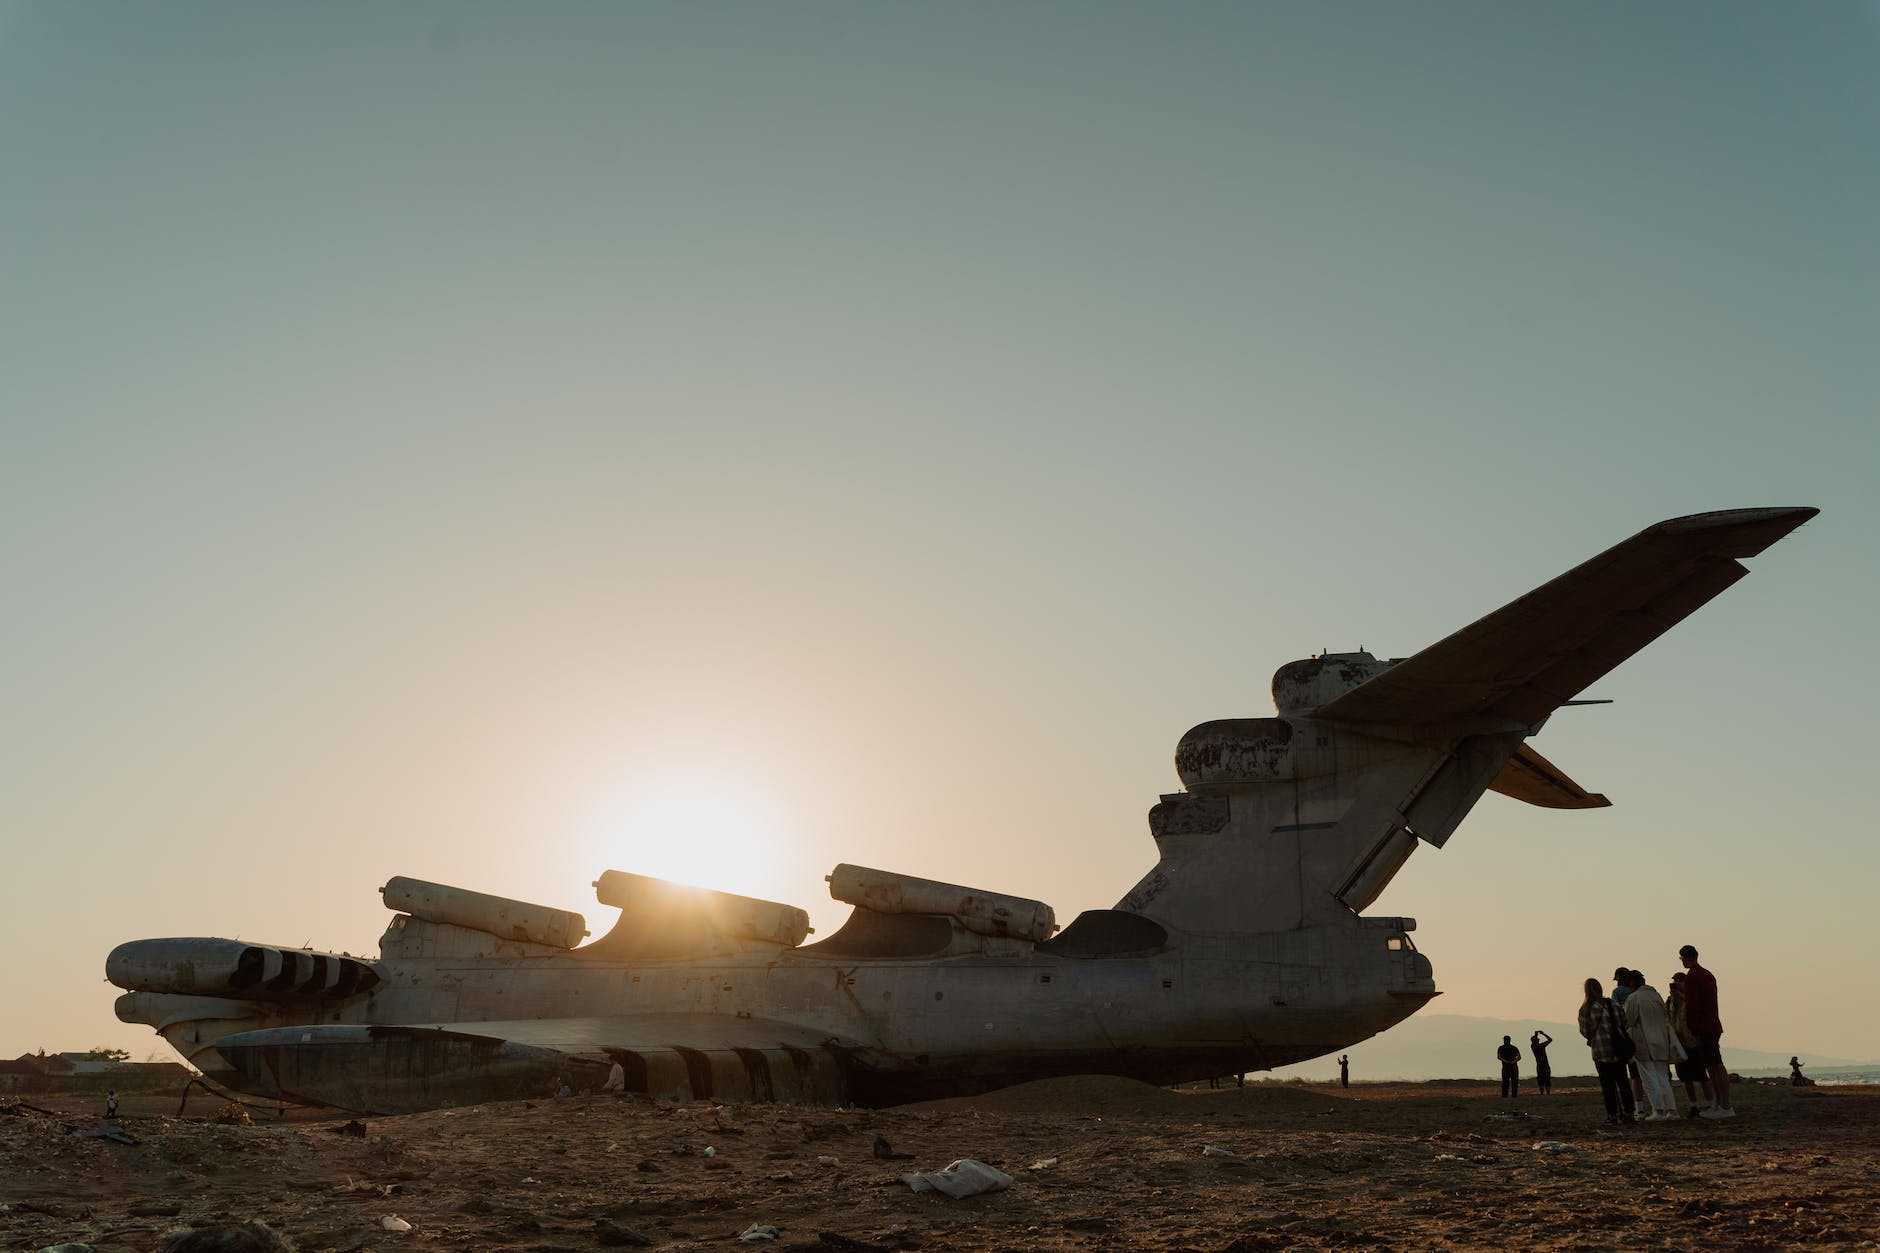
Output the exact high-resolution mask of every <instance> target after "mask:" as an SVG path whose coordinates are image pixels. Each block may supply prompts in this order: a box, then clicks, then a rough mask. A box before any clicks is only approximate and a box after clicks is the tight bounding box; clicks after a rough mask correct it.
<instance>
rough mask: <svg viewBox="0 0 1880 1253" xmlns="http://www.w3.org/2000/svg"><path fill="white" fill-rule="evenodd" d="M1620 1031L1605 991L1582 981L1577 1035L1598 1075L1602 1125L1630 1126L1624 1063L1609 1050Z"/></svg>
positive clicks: (1595, 982) (1594, 981)
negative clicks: (1583, 995)
mask: <svg viewBox="0 0 1880 1253" xmlns="http://www.w3.org/2000/svg"><path fill="white" fill-rule="evenodd" d="M1622 1030H1624V1028H1623V1027H1621V1026H1620V1025H1619V1011H1618V1010H1616V1009H1614V1008H1613V1004H1612V1002H1611V1001H1610V1000H1608V999H1607V998H1606V989H1605V987H1604V985H1602V984H1601V983H1600V981H1599V980H1597V979H1588V980H1587V981H1586V999H1585V1000H1583V1001H1581V1002H1580V1034H1581V1035H1583V1036H1585V1037H1586V1047H1587V1048H1588V1049H1590V1050H1591V1051H1592V1054H1593V1069H1594V1070H1595V1071H1597V1072H1598V1073H1599V1095H1600V1096H1601V1097H1603V1098H1604V1099H1605V1102H1606V1125H1607V1126H1609V1127H1610V1126H1612V1125H1613V1124H1614V1123H1620V1122H1628V1123H1629V1122H1632V1121H1634V1119H1633V1117H1632V1102H1631V1099H1630V1098H1631V1095H1632V1094H1631V1092H1630V1090H1629V1089H1628V1087H1627V1084H1626V1081H1625V1063H1624V1062H1622V1061H1620V1060H1619V1052H1618V1050H1617V1049H1616V1048H1614V1047H1613V1042H1612V1038H1613V1036H1614V1035H1615V1034H1617V1033H1618V1032H1619V1031H1622Z"/></svg>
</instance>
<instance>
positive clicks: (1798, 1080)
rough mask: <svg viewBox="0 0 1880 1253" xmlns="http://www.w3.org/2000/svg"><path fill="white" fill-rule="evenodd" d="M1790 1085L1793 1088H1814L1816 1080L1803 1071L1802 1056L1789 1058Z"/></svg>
mask: <svg viewBox="0 0 1880 1253" xmlns="http://www.w3.org/2000/svg"><path fill="white" fill-rule="evenodd" d="M1789 1086H1790V1087H1792V1088H1812V1087H1814V1086H1815V1081H1814V1080H1813V1079H1810V1078H1809V1077H1808V1076H1807V1075H1805V1074H1803V1073H1802V1063H1801V1059H1800V1058H1796V1057H1791V1058H1789Z"/></svg>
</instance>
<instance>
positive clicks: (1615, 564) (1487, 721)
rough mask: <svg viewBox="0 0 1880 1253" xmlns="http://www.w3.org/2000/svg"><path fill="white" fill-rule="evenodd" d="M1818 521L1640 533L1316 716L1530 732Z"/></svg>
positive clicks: (1705, 524)
mask: <svg viewBox="0 0 1880 1253" xmlns="http://www.w3.org/2000/svg"><path fill="white" fill-rule="evenodd" d="M1819 512H1820V510H1818V509H1811V508H1806V507H1796V508H1775V509H1731V510H1727V511H1724V512H1721V513H1699V514H1692V515H1691V516H1689V517H1684V518H1672V519H1671V520H1669V521H1667V522H1660V523H1658V524H1657V525H1656V526H1651V527H1647V528H1646V529H1645V530H1643V531H1640V532H1639V533H1638V534H1637V535H1634V536H1633V537H1632V538H1631V539H1629V540H1626V541H1625V542H1624V543H1622V544H1618V545H1615V546H1614V547H1612V548H1609V549H1607V550H1606V551H1605V552H1603V553H1601V554H1599V556H1597V557H1594V558H1593V559H1592V560H1590V561H1587V562H1584V563H1582V564H1580V565H1578V566H1575V567H1574V568H1573V569H1571V570H1569V571H1567V572H1566V573H1565V574H1563V575H1561V576H1560V577H1559V578H1557V579H1554V580H1553V581H1552V582H1549V583H1545V584H1543V585H1541V586H1540V587H1537V588H1535V589H1534V590H1533V591H1531V592H1529V593H1528V594H1527V595H1525V596H1522V597H1521V598H1519V599H1518V600H1515V601H1513V602H1511V603H1509V604H1507V605H1504V606H1502V607H1501V608H1500V609H1497V610H1496V611H1495V612H1494V613H1491V614H1489V615H1488V616H1487V617H1486V618H1482V619H1480V620H1479V621H1477V622H1474V623H1471V624H1470V625H1468V626H1466V627H1464V628H1462V629H1461V630H1460V631H1457V632H1456V633H1455V634H1454V635H1451V636H1449V637H1448V638H1447V639H1443V640H1439V641H1437V642H1436V643H1434V644H1432V645H1430V646H1429V647H1428V648H1425V649H1424V650H1423V651H1421V652H1419V653H1417V654H1415V655H1414V656H1412V657H1408V658H1406V659H1404V660H1403V661H1400V662H1397V663H1396V664H1394V665H1392V666H1391V668H1390V669H1388V670H1386V671H1385V672H1384V673H1382V674H1380V675H1378V676H1377V677H1376V678H1373V679H1370V680H1368V681H1367V682H1364V683H1361V684H1359V685H1358V686H1357V687H1354V688H1352V689H1351V690H1350V691H1349V692H1346V693H1345V694H1344V695H1342V696H1340V697H1338V698H1336V699H1335V700H1332V701H1330V702H1328V703H1327V704H1325V705H1322V706H1320V707H1319V709H1318V710H1317V711H1316V714H1317V716H1318V717H1320V718H1326V719H1330V720H1333V721H1339V722H1363V723H1374V724H1376V723H1383V724H1392V723H1394V724H1400V725H1409V726H1428V725H1430V724H1454V725H1455V726H1456V728H1457V729H1458V730H1462V731H1465V732H1466V731H1486V730H1491V729H1495V730H1499V729H1510V730H1512V729H1516V728H1520V727H1531V726H1534V725H1536V724H1538V723H1539V722H1540V721H1541V720H1542V719H1543V718H1545V717H1546V716H1547V715H1548V714H1550V713H1552V712H1553V711H1554V710H1555V709H1557V708H1559V707H1560V706H1561V705H1563V704H1565V703H1566V702H1567V701H1569V700H1572V699H1573V698H1574V697H1575V696H1577V695H1579V693H1581V692H1582V691H1584V690H1586V687H1587V685H1588V684H1591V683H1593V682H1595V681H1596V680H1598V679H1599V678H1601V677H1603V676H1604V675H1606V674H1607V673H1608V672H1610V671H1611V670H1613V669H1614V668H1615V667H1617V666H1618V665H1619V663H1620V662H1622V661H1624V660H1625V659H1626V658H1628V657H1630V656H1631V655H1632V654H1633V653H1636V652H1638V651H1639V650H1640V649H1641V648H1644V647H1645V645H1647V644H1649V643H1651V642H1652V641H1653V640H1655V639H1657V638H1658V637H1659V636H1660V635H1662V634H1664V633H1665V632H1666V631H1668V630H1670V629H1671V628H1672V627H1673V626H1675V625H1676V624H1677V623H1679V622H1680V621H1682V620H1683V619H1684V618H1686V617H1688V616H1689V615H1690V614H1691V613H1693V612H1695V611H1696V610H1697V609H1698V608H1699V607H1701V606H1702V605H1704V604H1705V603H1706V602H1707V601H1709V600H1710V599H1711V598H1712V597H1713V596H1716V595H1717V594H1718V593H1719V592H1721V591H1723V589H1724V588H1726V587H1729V586H1730V585H1731V584H1732V583H1734V582H1736V581H1737V580H1738V579H1740V578H1742V577H1743V576H1744V575H1745V574H1747V573H1749V571H1748V570H1747V569H1746V568H1745V567H1744V566H1743V565H1742V564H1741V563H1740V562H1739V561H1738V560H1737V558H1740V557H1754V556H1755V555H1757V554H1758V553H1760V552H1762V551H1763V550H1764V549H1766V548H1768V547H1769V546H1770V545H1771V544H1774V543H1775V542H1776V541H1777V540H1779V539H1781V538H1782V537H1783V536H1785V535H1787V534H1788V533H1789V532H1790V531H1793V530H1794V529H1795V528H1796V527H1798V526H1800V525H1802V523H1804V522H1806V521H1808V520H1809V519H1810V518H1812V517H1814V516H1815V515H1816V514H1817V513H1819ZM1550 771H1551V768H1550ZM1551 773H1553V774H1554V775H1556V776H1557V777H1560V778H1564V776H1559V774H1558V772H1557V771H1551ZM1569 782H1570V781H1569ZM1497 790H1502V789H1500V788H1498V789H1497ZM1574 790H1575V791H1577V790H1578V789H1577V787H1575V788H1574ZM1582 795H1584V794H1583V793H1582ZM1523 799H1526V798H1525V797H1524V798H1523Z"/></svg>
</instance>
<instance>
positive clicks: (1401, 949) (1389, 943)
mask: <svg viewBox="0 0 1880 1253" xmlns="http://www.w3.org/2000/svg"><path fill="white" fill-rule="evenodd" d="M1384 947H1386V948H1388V949H1389V950H1390V951H1391V952H1393V953H1414V952H1416V951H1417V946H1416V945H1414V944H1412V943H1410V937H1409V936H1407V935H1393V936H1391V937H1390V939H1388V940H1385V941H1384Z"/></svg>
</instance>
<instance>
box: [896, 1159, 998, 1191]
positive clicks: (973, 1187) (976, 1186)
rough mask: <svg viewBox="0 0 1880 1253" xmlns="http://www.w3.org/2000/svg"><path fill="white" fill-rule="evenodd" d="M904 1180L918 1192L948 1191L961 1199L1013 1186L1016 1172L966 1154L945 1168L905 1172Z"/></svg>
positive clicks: (903, 1181) (902, 1178) (902, 1180)
mask: <svg viewBox="0 0 1880 1253" xmlns="http://www.w3.org/2000/svg"><path fill="white" fill-rule="evenodd" d="M901 1182H902V1183H904V1184H906V1185H907V1186H908V1187H910V1188H912V1189H914V1191H916V1192H944V1193H945V1194H946V1195H948V1196H950V1197H953V1198H954V1199H956V1200H957V1199H958V1198H960V1197H963V1196H978V1195H979V1194H980V1193H981V1192H999V1191H1002V1190H1004V1189H1006V1188H1009V1187H1011V1186H1012V1176H1010V1175H1008V1174H1006V1173H1005V1172H1004V1171H1002V1170H998V1169H995V1168H993V1167H991V1166H988V1165H986V1164H985V1163H984V1162H977V1161H974V1160H973V1159H972V1158H970V1157H962V1158H961V1159H960V1160H959V1161H957V1162H954V1163H953V1164H952V1165H950V1166H948V1167H947V1168H946V1169H945V1170H930V1171H925V1172H921V1171H916V1172H914V1173H913V1174H911V1175H902V1176H901Z"/></svg>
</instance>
